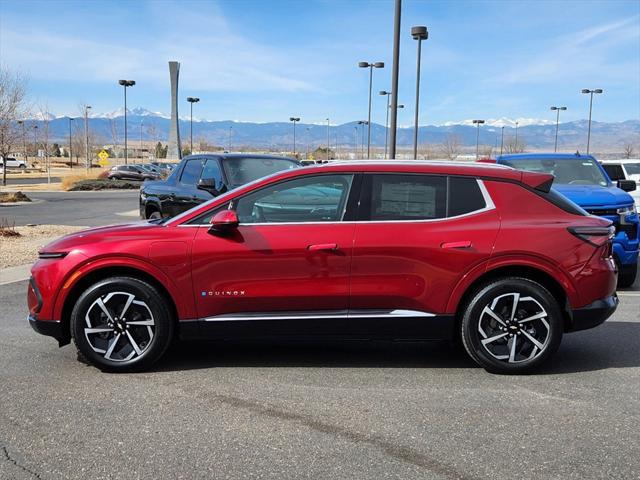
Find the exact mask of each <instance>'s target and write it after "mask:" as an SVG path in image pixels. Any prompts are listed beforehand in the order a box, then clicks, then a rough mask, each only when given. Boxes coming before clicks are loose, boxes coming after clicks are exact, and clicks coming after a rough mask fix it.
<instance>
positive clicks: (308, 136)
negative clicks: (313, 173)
mask: <svg viewBox="0 0 640 480" xmlns="http://www.w3.org/2000/svg"><path fill="white" fill-rule="evenodd" d="M304 131H305V132H306V135H305V137H306V138H307V142H306V143H307V153H306V156H305V158H306V159H307V160H309V140H311V138H310V133H309V127H305V129H304Z"/></svg>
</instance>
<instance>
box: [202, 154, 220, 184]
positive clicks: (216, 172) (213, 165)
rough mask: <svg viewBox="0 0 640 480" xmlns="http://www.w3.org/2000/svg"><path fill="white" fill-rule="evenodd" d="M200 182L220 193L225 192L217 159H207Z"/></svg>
mask: <svg viewBox="0 0 640 480" xmlns="http://www.w3.org/2000/svg"><path fill="white" fill-rule="evenodd" d="M200 181H201V182H204V183H206V184H207V185H210V186H211V187H213V188H214V189H215V190H217V191H218V192H220V191H222V190H223V188H222V187H223V185H222V172H221V171H220V163H219V162H218V160H217V159H215V158H209V159H207V161H206V162H205V164H204V167H203V168H202V173H201V174H200Z"/></svg>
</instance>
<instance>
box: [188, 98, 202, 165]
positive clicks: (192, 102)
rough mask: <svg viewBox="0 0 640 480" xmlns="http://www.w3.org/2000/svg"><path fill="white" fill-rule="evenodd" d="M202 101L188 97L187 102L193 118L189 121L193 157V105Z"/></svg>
mask: <svg viewBox="0 0 640 480" xmlns="http://www.w3.org/2000/svg"><path fill="white" fill-rule="evenodd" d="M199 101H200V99H199V98H198V97H187V102H189V104H190V106H191V118H190V120H189V136H190V137H191V155H193V104H194V103H198V102H199Z"/></svg>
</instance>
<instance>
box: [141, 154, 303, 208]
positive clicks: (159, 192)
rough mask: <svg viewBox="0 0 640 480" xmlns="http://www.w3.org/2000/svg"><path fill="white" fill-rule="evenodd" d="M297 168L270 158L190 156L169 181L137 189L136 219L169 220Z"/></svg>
mask: <svg viewBox="0 0 640 480" xmlns="http://www.w3.org/2000/svg"><path fill="white" fill-rule="evenodd" d="M299 165H300V164H299V163H298V162H297V161H296V160H292V159H290V158H286V157H276V156H272V155H252V154H233V153H230V154H219V155H216V154H206V155H190V156H187V157H185V158H183V159H182V161H181V162H180V164H179V165H178V167H177V168H175V169H174V170H173V172H172V173H171V175H170V176H169V178H167V179H166V180H164V181H157V182H147V183H146V184H145V185H144V186H143V187H142V188H141V189H140V217H141V218H148V219H153V218H162V217H173V216H175V215H178V214H179V213H182V212H184V211H186V210H189V209H190V208H193V207H195V206H196V205H199V204H200V203H203V202H206V201H207V200H211V199H212V198H213V197H216V196H218V195H220V194H221V193H224V192H226V191H227V190H230V189H232V188H236V187H238V186H240V185H244V184H245V183H249V182H252V181H254V180H256V179H258V178H260V177H264V176H265V175H270V174H272V173H275V172H279V171H281V170H287V169H291V168H296V167H298V166H299Z"/></svg>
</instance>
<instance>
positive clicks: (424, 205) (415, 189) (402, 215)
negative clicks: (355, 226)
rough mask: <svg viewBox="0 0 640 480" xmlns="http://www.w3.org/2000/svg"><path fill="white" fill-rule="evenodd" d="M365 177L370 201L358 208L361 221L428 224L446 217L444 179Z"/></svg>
mask: <svg viewBox="0 0 640 480" xmlns="http://www.w3.org/2000/svg"><path fill="white" fill-rule="evenodd" d="M367 177H369V178H368V179H367V180H368V181H367V182H366V183H365V187H364V188H367V190H368V191H369V192H370V198H368V199H367V200H368V201H365V202H363V203H362V205H361V208H362V209H363V211H362V214H361V215H360V216H361V217H362V220H373V221H376V220H430V219H435V218H443V217H444V216H445V215H446V208H447V196H446V194H447V179H446V177H440V176H435V175H393V174H378V175H368V176H367ZM367 184H369V185H370V188H368V186H367Z"/></svg>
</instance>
